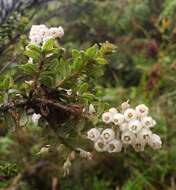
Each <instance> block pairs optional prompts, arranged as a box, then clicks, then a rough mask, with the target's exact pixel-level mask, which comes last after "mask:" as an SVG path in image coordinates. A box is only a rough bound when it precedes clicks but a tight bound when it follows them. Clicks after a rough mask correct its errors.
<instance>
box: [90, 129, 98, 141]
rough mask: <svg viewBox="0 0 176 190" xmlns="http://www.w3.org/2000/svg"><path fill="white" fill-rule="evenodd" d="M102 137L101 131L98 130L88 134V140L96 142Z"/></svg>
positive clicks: (92, 130) (91, 130)
mask: <svg viewBox="0 0 176 190" xmlns="http://www.w3.org/2000/svg"><path fill="white" fill-rule="evenodd" d="M99 137H100V130H99V129H97V128H92V129H90V130H89V131H88V132H87V138H88V139H90V140H91V141H96V140H97V139H98V138H99Z"/></svg>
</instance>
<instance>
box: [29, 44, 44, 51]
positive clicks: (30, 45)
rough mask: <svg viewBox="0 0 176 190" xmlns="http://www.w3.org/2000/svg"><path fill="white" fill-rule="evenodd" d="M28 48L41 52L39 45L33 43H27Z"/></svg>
mask: <svg viewBox="0 0 176 190" xmlns="http://www.w3.org/2000/svg"><path fill="white" fill-rule="evenodd" d="M27 47H28V48H29V49H31V50H33V51H37V52H38V53H41V47H39V46H37V45H34V44H29V45H28V46H27Z"/></svg>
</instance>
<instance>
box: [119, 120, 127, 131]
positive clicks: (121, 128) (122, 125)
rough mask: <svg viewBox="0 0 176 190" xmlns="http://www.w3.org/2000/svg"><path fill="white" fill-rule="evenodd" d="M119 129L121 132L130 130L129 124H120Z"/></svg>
mask: <svg viewBox="0 0 176 190" xmlns="http://www.w3.org/2000/svg"><path fill="white" fill-rule="evenodd" d="M119 129H120V131H125V130H128V123H127V122H123V123H122V124H120V127H119Z"/></svg>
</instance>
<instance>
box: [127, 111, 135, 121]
mask: <svg viewBox="0 0 176 190" xmlns="http://www.w3.org/2000/svg"><path fill="white" fill-rule="evenodd" d="M124 118H125V120H126V121H131V120H133V119H136V111H135V110H134V109H132V108H128V109H126V110H125V112H124Z"/></svg>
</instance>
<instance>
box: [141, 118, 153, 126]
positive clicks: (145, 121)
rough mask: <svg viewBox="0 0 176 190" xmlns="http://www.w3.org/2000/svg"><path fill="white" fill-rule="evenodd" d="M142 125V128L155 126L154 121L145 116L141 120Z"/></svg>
mask: <svg viewBox="0 0 176 190" xmlns="http://www.w3.org/2000/svg"><path fill="white" fill-rule="evenodd" d="M142 124H143V126H144V127H147V128H151V127H154V126H155V125H156V121H155V120H154V119H153V118H152V117H150V116H146V117H144V118H142Z"/></svg>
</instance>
